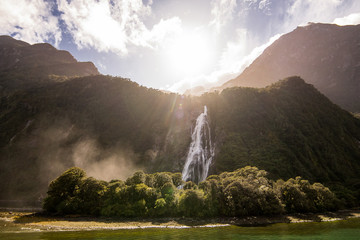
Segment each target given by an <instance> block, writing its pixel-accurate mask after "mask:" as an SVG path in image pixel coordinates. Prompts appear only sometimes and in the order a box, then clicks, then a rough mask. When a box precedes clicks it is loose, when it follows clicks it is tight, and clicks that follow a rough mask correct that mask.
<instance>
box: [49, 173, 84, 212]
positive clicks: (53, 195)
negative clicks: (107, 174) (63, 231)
mask: <svg viewBox="0 0 360 240" xmlns="http://www.w3.org/2000/svg"><path fill="white" fill-rule="evenodd" d="M85 176H86V173H85V171H84V170H82V169H80V168H78V167H72V168H70V169H68V170H67V171H65V172H64V173H63V174H62V175H60V176H59V177H58V178H56V179H55V180H53V181H52V182H51V183H50V185H49V190H48V192H47V194H48V195H47V197H46V198H45V200H44V205H43V207H44V209H45V210H46V211H49V212H55V213H59V214H63V213H73V212H75V211H76V207H77V206H75V205H74V202H76V201H74V200H75V196H76V194H77V191H78V190H79V187H80V186H81V184H82V181H83V179H84V178H85Z"/></svg>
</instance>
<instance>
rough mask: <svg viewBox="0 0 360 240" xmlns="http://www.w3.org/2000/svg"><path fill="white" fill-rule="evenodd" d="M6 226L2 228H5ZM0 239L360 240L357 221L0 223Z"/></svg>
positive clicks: (358, 220)
mask: <svg viewBox="0 0 360 240" xmlns="http://www.w3.org/2000/svg"><path fill="white" fill-rule="evenodd" d="M5 225H6V226H5ZM0 239H7V240H20V239H21V240H24V239H25V240H26V239H29V240H30V239H31V240H55V239H60V240H61V239H64V240H65V239H66V240H67V239H78V240H113V239H130V240H131V239H134V240H135V239H164V240H165V239H172V240H177V239H181V240H185V239H186V240H188V239H194V240H195V239H196V240H201V239H205V240H212V239H242V240H250V239H257V240H259V239H260V240H261V239H267V240H272V239H312V240H317V239H318V240H320V239H327V240H329V239H330V240H331V239H334V240H335V239H336V240H339V239H354V240H355V239H356V240H358V239H360V219H359V218H354V219H348V220H341V221H334V222H315V223H290V224H289V223H280V224H271V225H268V226H257V227H238V226H230V227H217V228H186V229H133V230H99V231H98V230H96V231H56V232H49V231H39V232H36V231H34V230H31V231H30V230H29V229H27V228H20V227H18V226H16V225H13V224H11V223H7V222H4V221H0Z"/></svg>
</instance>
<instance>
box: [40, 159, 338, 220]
mask: <svg viewBox="0 0 360 240" xmlns="http://www.w3.org/2000/svg"><path fill="white" fill-rule="evenodd" d="M338 201H339V200H338V199H337V198H336V196H335V195H334V193H332V192H331V191H330V190H329V189H328V188H327V187H325V186H323V185H322V184H320V183H313V184H311V183H310V182H309V181H308V180H305V179H302V178H301V177H296V178H295V179H293V178H290V179H289V180H287V181H284V180H277V181H273V180H270V179H268V178H267V172H266V171H264V170H259V169H258V168H256V167H250V166H247V167H244V168H241V169H238V170H236V171H233V172H224V173H221V174H219V175H211V176H209V177H208V178H207V179H206V180H205V181H203V182H200V183H199V184H198V185H197V184H195V183H193V182H190V181H189V182H183V181H182V178H181V174H180V173H170V172H158V173H153V174H146V173H144V172H143V171H138V172H135V173H134V175H133V176H131V177H129V178H128V179H127V180H126V181H122V180H112V181H110V182H106V181H102V180H97V179H95V178H92V177H87V176H86V173H85V171H84V170H82V169H80V168H78V167H73V168H70V169H68V170H67V171H65V172H64V173H63V174H62V175H61V176H59V177H58V178H56V179H55V180H53V181H52V182H51V183H50V185H49V189H48V195H47V197H46V198H45V199H44V205H43V207H44V210H46V211H47V212H50V213H55V214H60V215H63V214H82V215H93V216H111V217H126V218H130V217H169V216H171V217H182V216H185V217H240V216H250V215H275V214H283V213H294V212H322V211H329V210H336V209H337V206H338V205H339V204H338Z"/></svg>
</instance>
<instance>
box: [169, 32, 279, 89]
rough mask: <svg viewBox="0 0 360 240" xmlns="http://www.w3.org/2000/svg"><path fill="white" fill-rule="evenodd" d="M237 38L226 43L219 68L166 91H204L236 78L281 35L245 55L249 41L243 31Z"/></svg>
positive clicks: (177, 84)
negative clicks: (193, 89) (202, 89)
mask: <svg viewBox="0 0 360 240" xmlns="http://www.w3.org/2000/svg"><path fill="white" fill-rule="evenodd" d="M237 34H238V38H237V40H236V41H235V42H228V43H227V47H226V49H225V50H224V51H223V53H222V55H221V59H220V61H219V68H218V69H217V70H215V71H213V72H212V73H210V74H208V75H200V76H194V77H189V78H186V79H183V80H182V81H179V82H177V83H175V84H173V85H172V86H170V87H169V88H168V89H167V90H169V91H173V92H179V93H183V92H185V91H186V90H187V89H190V88H193V87H197V86H203V87H204V89H205V90H209V89H211V88H212V87H215V86H219V85H221V84H223V83H225V82H226V81H228V80H230V79H232V78H234V77H236V76H238V75H239V74H240V73H241V72H242V71H243V70H244V69H245V68H246V67H248V66H249V65H250V64H251V63H252V62H253V61H254V60H255V59H256V58H257V57H258V56H260V55H261V54H262V53H263V51H264V50H265V49H266V48H267V47H268V46H270V45H271V44H272V43H273V42H275V41H276V40H277V39H279V37H281V35H282V34H277V35H275V36H273V37H272V38H270V39H269V41H268V42H267V43H265V44H263V45H261V46H258V47H255V48H254V49H253V50H252V51H251V52H250V54H247V55H244V54H245V53H246V42H249V41H251V38H249V37H248V36H247V32H246V30H245V29H238V30H237Z"/></svg>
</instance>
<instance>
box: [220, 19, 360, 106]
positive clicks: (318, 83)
mask: <svg viewBox="0 0 360 240" xmlns="http://www.w3.org/2000/svg"><path fill="white" fill-rule="evenodd" d="M359 63H360V25H349V26H338V25H334V24H322V23H310V24H309V25H307V26H304V27H298V28H296V29H295V30H294V31H292V32H290V33H287V34H284V35H283V36H281V37H280V38H279V39H278V40H276V41H275V42H274V43H273V44H272V45H270V46H269V47H268V48H266V49H265V50H264V52H263V53H262V54H261V55H260V56H259V57H258V58H257V59H255V60H254V61H253V63H252V64H250V66H248V67H247V68H246V69H245V70H244V71H243V72H242V73H241V74H240V75H239V76H238V77H236V78H234V79H232V80H230V81H228V82H226V83H225V84H223V85H222V86H221V87H219V88H215V89H217V90H223V89H225V88H228V87H233V86H244V87H265V86H267V85H269V84H271V83H274V82H276V81H278V80H279V79H283V78H285V77H288V76H294V75H296V76H301V77H302V78H303V79H305V81H306V82H308V83H311V84H313V85H314V86H315V87H316V88H317V89H319V90H320V91H321V92H322V93H323V94H325V95H326V96H327V97H328V98H330V99H331V100H332V101H333V102H335V103H336V104H338V105H340V106H341V107H343V108H345V109H347V110H349V111H354V112H360V94H358V93H359V92H360V80H359V79H360V64H359Z"/></svg>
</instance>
